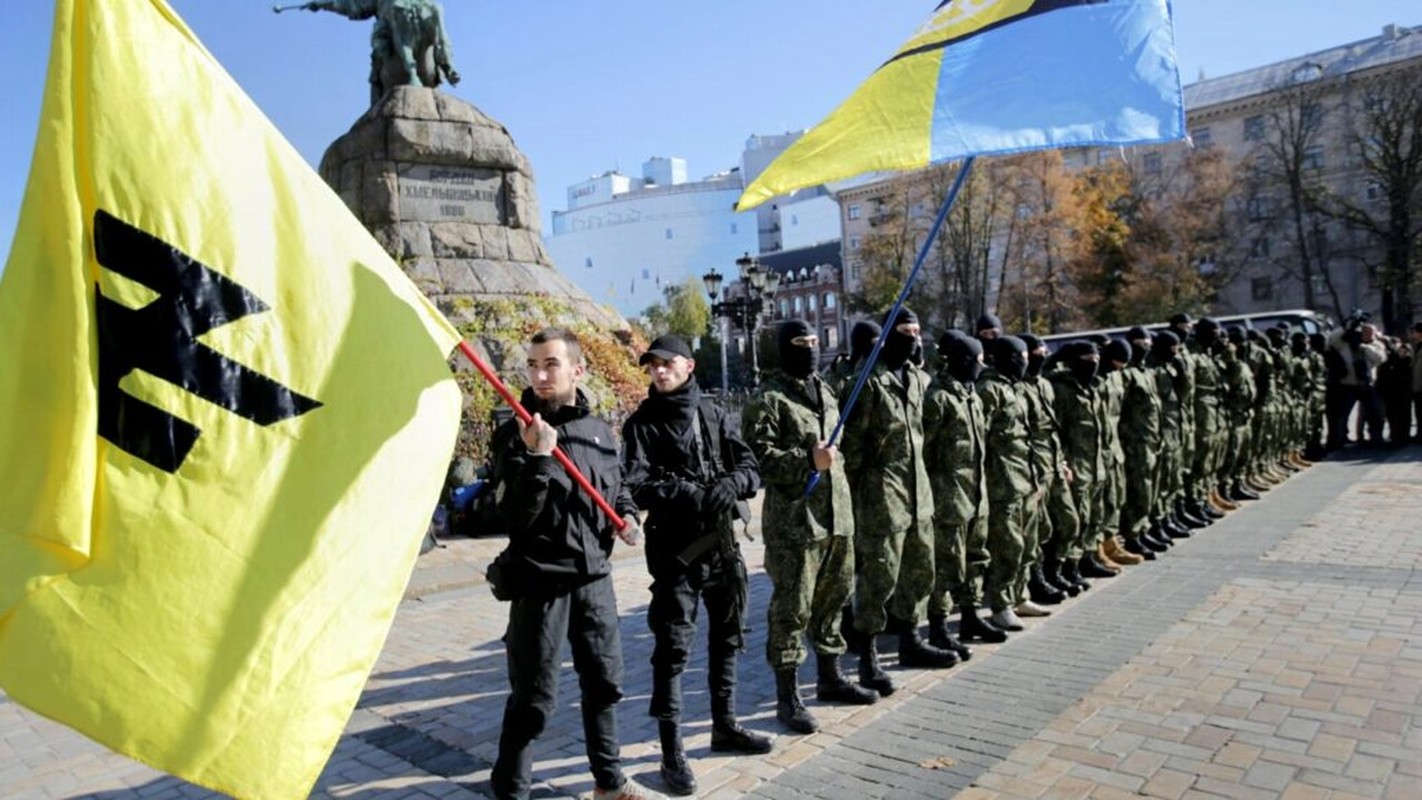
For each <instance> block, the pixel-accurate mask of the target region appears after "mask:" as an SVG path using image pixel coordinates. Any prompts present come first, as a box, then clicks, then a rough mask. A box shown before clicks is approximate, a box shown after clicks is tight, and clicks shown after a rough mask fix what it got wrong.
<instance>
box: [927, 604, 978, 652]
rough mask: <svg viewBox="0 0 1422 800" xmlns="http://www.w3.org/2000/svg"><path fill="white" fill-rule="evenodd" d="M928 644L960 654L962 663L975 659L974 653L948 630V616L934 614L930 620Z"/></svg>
mask: <svg viewBox="0 0 1422 800" xmlns="http://www.w3.org/2000/svg"><path fill="white" fill-rule="evenodd" d="M928 643H929V644H931V645H933V646H934V647H937V648H939V649H940V650H952V651H953V652H955V653H957V654H958V659H959V660H960V661H967V660H968V659H970V658H972V657H973V651H972V650H969V649H968V646H967V645H965V644H963V643H962V642H960V641H958V637H956V636H954V635H953V633H952V632H951V631H949V630H948V615H947V614H934V615H932V616H930V617H929V618H928Z"/></svg>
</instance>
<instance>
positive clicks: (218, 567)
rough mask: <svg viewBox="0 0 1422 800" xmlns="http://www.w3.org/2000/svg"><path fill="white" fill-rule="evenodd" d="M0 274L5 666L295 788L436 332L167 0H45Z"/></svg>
mask: <svg viewBox="0 0 1422 800" xmlns="http://www.w3.org/2000/svg"><path fill="white" fill-rule="evenodd" d="M56 5H57V8H56V12H55V29H54V41H53V45H52V52H51V56H50V63H49V76H48V81H47V84H46V87H45V94H44V102H43V110H42V116H41V121H40V132H39V137H38V141H37V144H36V147H35V155H34V161H33V164H32V166H31V172H30V178H29V183H28V186H27V189H26V192H25V199H24V206H23V209H22V211H21V215H20V221H19V226H18V229H17V230H16V234H15V240H14V245H13V249H12V250H11V253H10V257H9V261H8V262H7V265H6V269H5V272H4V275H3V278H0V365H3V367H0V509H3V513H0V687H3V688H4V691H5V692H6V693H7V694H8V695H9V696H10V697H11V698H12V699H14V700H16V701H18V702H20V703H22V704H24V705H26V706H28V707H29V708H31V709H34V710H35V711H37V712H39V713H41V714H44V715H45V716H47V717H51V718H53V719H55V720H58V721H60V722H63V723H64V724H66V725H69V726H71V727H73V728H75V729H76V730H78V731H80V732H82V733H84V734H86V735H88V736H90V737H92V738H93V739H95V740H97V741H99V742H101V743H103V744H105V745H107V746H109V747H111V748H113V749H114V750H117V751H119V752H122V753H125V754H127V755H130V756H132V757H134V758H137V759H139V760H141V761H144V762H146V763H148V764H150V765H152V766H154V767H157V768H159V769H162V770H165V771H167V772H171V773H173V774H174V775H178V776H180V777H182V778H185V779H187V780H190V781H193V782H195V783H198V784H202V785H204V786H208V787H211V788H213V789H217V790H219V791H222V792H226V793H228V794H232V795H236V796H239V797H261V798H294V797H304V796H306V794H307V792H308V791H309V789H310V787H311V786H312V784H313V783H314V782H315V780H316V778H317V776H318V775H319V774H320V771H321V769H322V766H323V765H324V764H325V762H326V760H327V758H329V756H330V753H331V751H332V749H333V748H334V746H335V743H336V740H337V738H338V737H339V735H340V733H341V730H342V728H343V727H344V725H345V722H346V720H347V718H348V717H349V715H350V712H351V709H352V708H353V707H354V706H355V703H356V700H357V698H358V696H359V694H360V691H361V689H362V687H363V685H364V683H365V680H366V678H367V676H368V674H369V672H370V669H371V667H372V666H373V665H374V662H375V659H376V657H377V655H378V654H379V651H380V647H381V645H382V643H383V641H384V638H385V635H386V633H387V631H388V630H389V625H390V622H391V620H392V619H393V617H394V613H395V609H396V607H397V605H398V602H399V598H400V595H401V593H402V592H403V589H404V586H405V583H406V581H407V580H408V577H409V573H410V569H411V567H412V566H413V563H414V560H415V557H416V554H417V551H418V548H419V544H420V538H421V534H422V532H423V530H424V528H425V526H426V524H427V522H428V520H429V518H430V512H431V510H432V509H433V507H434V504H435V502H436V500H437V497H438V493H439V489H440V487H441V485H442V481H443V477H444V473H445V470H446V465H447V464H448V458H449V456H450V454H451V450H452V448H453V443H454V436H455V431H456V428H457V426H458V417H459V409H460V395H459V391H458V388H457V387H456V385H455V382H454V380H453V379H452V377H451V373H450V371H449V369H448V366H447V361H446V358H447V356H448V354H449V352H450V350H451V349H452V347H453V346H454V344H455V343H456V342H457V334H456V333H455V331H454V330H453V329H452V328H451V327H450V326H449V324H448V323H447V322H446V321H445V320H444V319H443V318H442V317H441V316H440V315H439V314H438V313H437V312H436V311H435V310H434V309H433V308H432V307H431V305H430V304H429V303H428V302H427V301H426V300H425V298H424V297H423V296H421V295H420V293H419V291H418V290H417V289H416V288H415V287H414V286H413V285H412V284H411V283H410V281H409V280H407V279H406V278H405V276H404V275H403V274H402V273H401V271H400V269H399V267H398V266H396V265H395V264H394V263H393V262H392V261H391V260H390V258H389V257H388V256H387V255H386V254H385V252H384V251H383V250H382V249H381V248H380V246H379V245H378V244H377V243H376V242H375V241H374V240H373V239H372V238H371V236H370V235H369V234H368V233H367V232H366V231H365V230H364V228H362V227H361V225H360V223H359V222H358V221H357V220H356V219H355V218H354V217H353V216H352V215H351V214H350V212H349V211H348V210H347V209H346V207H345V206H344V205H343V204H342V203H341V201H340V199H339V198H338V197H337V196H336V195H335V194H334V193H333V192H331V191H330V190H329V189H328V188H327V187H326V186H325V185H324V184H323V183H322V182H321V180H320V179H319V178H318V177H317V176H316V174H315V173H314V172H313V171H312V170H311V169H310V167H309V166H307V164H306V163H305V162H304V161H303V160H302V158H301V156H300V155H299V154H298V153H297V152H296V151H295V150H294V149H293V148H292V147H291V146H290V145H289V144H288V143H287V142H286V141H284V140H283V138H282V137H281V135H280V134H278V133H277V131H276V130H275V129H274V128H273V127H272V125H271V124H270V123H269V122H268V121H267V120H266V119H265V117H263V115H262V114H261V112H259V111H258V110H257V108H256V107H255V106H254V105H253V104H252V102H251V101H250V100H249V99H248V98H247V97H246V96H245V95H244V94H243V93H242V91H241V90H240V89H239V88H238V87H237V85H236V84H235V83H234V82H233V81H232V79H231V78H230V77H229V76H228V75H227V74H226V73H225V72H224V71H223V70H222V68H221V67H220V66H219V65H218V64H217V62H216V61H215V60H214V59H213V58H212V56H211V55H210V54H209V53H208V52H207V51H206V50H205V49H204V48H203V47H202V45H201V44H200V43H199V42H198V41H197V40H196V38H194V36H193V34H192V33H191V32H190V31H189V30H188V28H187V27H186V26H185V25H184V24H183V23H182V21H181V20H179V19H178V17H177V16H176V15H175V14H174V13H173V11H172V10H171V9H170V8H169V7H168V6H167V5H166V4H165V3H164V2H162V0H59V2H58V3H57V4H56Z"/></svg>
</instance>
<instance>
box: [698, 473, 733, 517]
mask: <svg viewBox="0 0 1422 800" xmlns="http://www.w3.org/2000/svg"><path fill="white" fill-rule="evenodd" d="M737 494H738V492H736V482H735V481H734V480H732V479H731V478H722V479H721V480H719V481H717V482H716V485H715V486H712V487H711V490H710V491H708V492H707V493H706V503H705V505H703V506H702V508H703V509H704V510H705V511H706V512H707V513H708V514H714V515H716V516H720V515H722V514H726V513H729V512H730V510H731V508H732V507H733V506H735V504H736V495H737Z"/></svg>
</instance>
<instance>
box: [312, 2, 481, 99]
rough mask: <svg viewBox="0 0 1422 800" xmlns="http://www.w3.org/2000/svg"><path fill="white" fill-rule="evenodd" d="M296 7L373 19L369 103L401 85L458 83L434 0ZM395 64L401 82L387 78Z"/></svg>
mask: <svg viewBox="0 0 1422 800" xmlns="http://www.w3.org/2000/svg"><path fill="white" fill-rule="evenodd" d="M299 8H303V9H306V10H307V11H333V12H335V13H337V14H340V15H342V16H344V17H347V18H349V19H353V20H364V19H370V18H371V17H374V18H375V26H374V27H373V28H371V31H370V104H371V105H372V106H373V105H375V104H376V103H377V102H379V100H380V98H381V97H383V96H384V94H385V92H386V90H388V89H390V88H391V87H393V86H395V85H398V84H400V83H401V82H403V83H404V84H405V85H409V86H427V87H429V88H434V87H436V86H438V85H439V83H440V79H441V76H443V78H444V79H445V80H447V81H449V83H450V85H451V86H453V85H457V84H458V83H459V73H458V72H455V71H454V67H453V65H452V63H451V61H450V58H451V49H450V46H449V39H448V37H447V36H446V35H445V31H444V10H443V8H442V7H441V6H440V4H439V3H437V2H435V0H312V2H308V3H305V4H303V5H301V6H299ZM426 47H430V48H433V50H434V52H433V56H434V59H433V60H434V64H433V68H432V73H431V74H421V71H420V68H419V65H420V63H421V62H422V61H423V58H424V49H425V48H426ZM392 61H393V62H395V63H397V64H398V65H399V66H400V67H401V68H402V69H403V71H404V75H403V79H401V78H399V77H391V76H388V75H387V66H389V65H390V64H391V62H392Z"/></svg>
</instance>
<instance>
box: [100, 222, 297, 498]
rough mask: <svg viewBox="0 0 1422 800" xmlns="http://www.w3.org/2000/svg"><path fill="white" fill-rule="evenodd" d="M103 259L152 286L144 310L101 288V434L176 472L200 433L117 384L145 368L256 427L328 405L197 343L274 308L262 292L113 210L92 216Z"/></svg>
mask: <svg viewBox="0 0 1422 800" xmlns="http://www.w3.org/2000/svg"><path fill="white" fill-rule="evenodd" d="M94 252H95V256H96V257H97V258H98V261H99V265H100V266H102V267H103V268H104V269H107V270H111V271H113V272H116V273H118V274H119V275H122V276H124V277H125V278H128V279H130V280H133V281H136V282H137V283H140V284H142V285H144V286H146V287H148V288H149V289H151V290H153V291H154V292H157V293H158V298H157V299H156V300H154V301H153V302H151V303H149V304H147V305H145V306H144V307H143V308H137V309H135V308H129V307H128V306H125V305H122V304H120V303H116V302H114V301H113V300H110V299H109V298H107V297H105V296H104V295H103V293H102V291H100V290H99V288H98V286H95V294H96V295H97V298H96V299H97V305H96V311H97V317H98V319H97V324H98V335H99V435H100V436H102V437H104V438H105V439H107V440H109V441H110V442H112V443H113V444H114V445H116V446H118V447H119V448H120V449H122V450H124V451H125V452H127V453H130V454H132V455H133V456H135V457H136V458H140V459H142V460H144V461H146V462H148V463H149V464H152V465H153V466H155V467H157V468H159V469H161V470H164V471H166V472H177V471H178V468H179V467H181V466H182V465H183V461H184V460H185V459H186V458H187V457H188V452H189V451H190V450H192V447H193V444H194V443H196V442H197V439H198V436H199V435H201V433H202V431H201V430H200V429H199V428H198V427H197V426H195V425H193V424H192V423H190V422H187V421H186V420H182V419H179V418H177V417H175V416H173V415H172V414H170V413H168V412H166V411H164V410H162V409H160V408H157V407H155V406H153V405H150V404H148V403H146V402H144V401H142V400H139V399H137V398H135V397H133V396H132V395H129V394H127V393H125V392H123V391H122V390H120V389H119V381H120V380H122V379H123V377H124V376H125V375H127V374H129V373H130V372H132V371H134V370H142V371H143V372H146V373H148V374H150V375H152V376H154V377H156V378H161V379H163V380H165V381H168V382H169V383H172V384H174V385H175V386H180V387H182V388H183V389H184V390H186V391H189V392H192V393H193V394H195V395H197V396H198V397H201V398H203V399H204V400H207V401H208V402H211V403H214V404H216V405H219V406H221V407H222V408H225V409H227V410H228V411H230V412H232V413H233V414H236V415H238V416H240V417H244V418H246V419H249V420H251V421H253V422H255V423H257V424H258V425H263V426H265V425H271V424H272V423H274V422H280V421H282V420H284V419H291V418H292V417H299V416H301V415H302V414H305V413H306V412H308V411H311V410H312V409H315V408H320V406H321V403H320V402H318V401H316V400H313V399H311V398H309V397H304V396H302V395H300V394H297V393H296V392H294V391H292V390H291V389H288V388H287V387H285V386H283V385H281V384H280V383H277V382H276V381H274V380H272V379H271V378H268V377H267V376H265V375H262V374H261V373H258V372H256V371H254V370H252V369H250V368H248V367H246V366H243V365H242V364H239V363H237V362H235V361H233V360H231V359H229V358H227V357H226V356H223V355H222V354H220V353H218V352H217V351H215V350H213V349H212V348H210V347H208V346H207V345H205V344H202V343H201V342H199V341H198V340H197V339H198V337H199V336H202V335H203V334H204V333H207V332H208V331H210V330H212V329H214V328H218V327H221V326H223V325H226V324H227V323H229V322H235V321H236V320H239V319H241V318H243V317H245V316H247V315H249V314H260V313H262V312H263V311H267V310H269V308H268V306H267V305H266V304H265V303H263V302H262V301H261V300H260V299H258V298H257V296H256V295H254V294H252V293H251V292H249V291H247V289H245V288H243V287H242V286H240V285H238V284H237V283H236V282H234V281H232V280H231V279H229V278H226V277H223V276H222V275H219V274H218V273H216V272H213V271H212V270H211V269H209V268H207V267H206V266H204V265H202V264H201V263H199V262H198V261H196V260H195V259H193V258H191V257H189V256H188V255H186V254H184V253H183V252H181V251H180V250H178V249H177V248H176V247H173V246H172V245H170V244H168V243H167V242H164V241H162V240H161V239H159V238H157V237H155V236H153V235H152V234H149V233H145V232H144V231H141V230H139V229H138V228H135V227H134V226H132V225H129V224H128V223H126V222H124V221H122V220H120V219H118V218H116V217H114V216H113V215H111V214H109V213H108V212H106V211H102V210H100V211H97V212H95V214H94Z"/></svg>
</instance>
